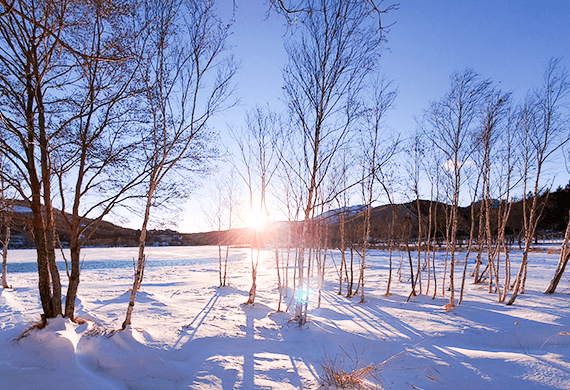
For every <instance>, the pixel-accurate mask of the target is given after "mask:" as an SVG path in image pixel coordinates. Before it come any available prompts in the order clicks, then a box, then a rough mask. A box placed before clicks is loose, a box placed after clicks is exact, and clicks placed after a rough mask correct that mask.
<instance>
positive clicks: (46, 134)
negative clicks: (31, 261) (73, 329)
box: [0, 0, 78, 318]
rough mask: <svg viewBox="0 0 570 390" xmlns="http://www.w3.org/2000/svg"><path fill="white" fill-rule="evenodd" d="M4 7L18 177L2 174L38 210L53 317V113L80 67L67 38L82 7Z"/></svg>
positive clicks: (0, 45) (11, 156) (5, 147)
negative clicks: (73, 71) (75, 63)
mask: <svg viewBox="0 0 570 390" xmlns="http://www.w3.org/2000/svg"><path fill="white" fill-rule="evenodd" d="M0 4H1V7H2V10H1V12H2V15H3V16H2V17H1V18H0V110H1V113H0V114H1V116H0V120H1V125H2V127H3V128H4V130H5V131H4V136H3V137H2V138H1V139H0V153H2V154H3V155H4V156H5V157H6V161H7V163H8V164H10V165H11V167H12V168H13V169H12V172H13V173H14V174H15V175H17V176H15V177H14V176H12V177H10V176H6V171H2V172H1V173H0V174H2V176H3V178H4V179H5V180H6V181H7V182H8V183H10V184H11V185H12V186H13V187H14V188H15V189H16V190H17V192H18V195H19V196H20V197H21V198H22V199H23V200H25V201H26V202H28V204H29V206H30V209H31V210H32V220H31V227H32V230H33V237H34V242H35V246H36V252H37V263H38V288H39V293H40V300H41V304H42V309H43V316H44V318H54V317H56V316H58V315H60V314H61V313H62V307H61V282H60V276H59V272H58V269H57V265H56V263H55V248H54V234H55V232H54V221H53V206H52V187H51V185H52V176H53V165H52V160H51V153H52V151H53V150H54V148H55V147H56V146H57V142H56V139H57V136H58V132H57V130H54V129H53V127H52V125H53V122H54V121H55V117H54V116H53V115H52V114H53V113H57V109H56V106H57V103H58V93H56V92H55V91H56V90H59V91H60V92H59V94H60V93H61V91H62V90H65V86H66V85H68V83H69V81H68V80H69V76H68V72H69V69H70V67H73V58H72V55H71V53H70V52H69V50H67V48H68V47H69V46H68V45H63V44H62V42H63V40H64V39H66V38H68V37H69V35H67V33H69V30H70V29H71V27H73V26H75V25H76V24H77V23H76V20H75V19H76V17H78V15H77V14H76V13H74V11H75V10H76V9H75V8H74V7H73V6H74V5H75V4H73V3H67V2H64V1H61V2H59V1H44V2H33V1H27V0H18V1H15V2H13V3H6V2H2V3H0ZM16 177H18V178H20V180H16V179H15V178H16Z"/></svg>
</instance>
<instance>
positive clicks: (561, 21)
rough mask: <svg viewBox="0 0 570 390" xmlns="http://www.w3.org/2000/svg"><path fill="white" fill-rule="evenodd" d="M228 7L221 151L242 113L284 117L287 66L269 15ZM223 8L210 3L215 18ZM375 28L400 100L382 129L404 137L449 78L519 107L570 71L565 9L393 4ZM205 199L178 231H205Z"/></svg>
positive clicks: (258, 8)
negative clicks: (491, 90) (232, 93)
mask: <svg viewBox="0 0 570 390" xmlns="http://www.w3.org/2000/svg"><path fill="white" fill-rule="evenodd" d="M235 2H236V5H237V10H236V15H235V17H236V21H235V24H234V28H233V35H232V36H231V38H230V42H229V43H230V45H231V46H232V51H233V53H234V56H235V58H236V59H237V60H238V61H240V62H241V68H240V70H239V72H238V74H237V77H236V85H237V96H239V98H240V100H241V105H240V106H238V107H235V108H234V109H232V110H230V111H228V112H226V113H224V115H223V116H222V117H219V118H216V119H215V121H213V122H212V125H213V126H214V127H215V128H216V129H217V130H218V131H220V133H221V136H222V140H223V141H224V142H225V143H227V144H228V145H229V146H230V147H231V140H230V139H229V137H228V136H227V132H226V124H231V125H233V126H236V127H239V126H241V125H242V124H243V120H244V112H245V111H246V110H247V109H248V108H249V107H253V106H255V105H260V106H264V105H266V104H269V106H270V107H271V108H272V109H273V110H275V111H281V110H283V108H284V106H283V104H282V101H281V98H282V89H281V87H282V78H281V68H282V67H283V65H284V64H285V63H286V61H287V56H286V54H285V51H284V49H283V41H284V35H285V33H286V27H285V24H284V21H283V19H282V18H281V17H280V16H279V15H276V14H271V15H270V16H269V18H267V19H266V12H267V9H268V5H267V4H266V3H265V2H264V1H262V0H235ZM231 4H232V1H230V0H221V1H219V2H218V6H219V7H220V10H221V12H222V15H224V17H228V16H229V11H231ZM385 4H388V3H387V2H385ZM383 23H384V24H391V23H394V25H393V26H392V27H391V28H390V32H389V34H388V36H387V38H388V42H387V43H386V45H385V49H384V52H383V56H382V59H381V66H382V69H383V71H384V72H385V73H386V75H387V76H388V77H389V78H391V79H394V82H395V85H396V86H397V87H398V90H399V94H398V98H397V100H396V107H395V109H394V110H392V111H391V112H390V113H389V117H388V119H387V124H388V126H390V127H391V128H393V129H394V130H396V131H398V132H399V133H401V134H403V135H404V136H406V135H408V134H411V133H412V132H413V131H414V130H415V129H416V118H418V117H420V116H421V115H422V112H423V110H424V109H426V108H427V107H428V106H429V104H430V102H431V101H434V100H439V99H440V98H441V97H442V96H443V95H444V94H445V93H446V92H447V90H448V88H449V77H450V75H451V74H452V73H453V72H455V71H461V70H464V69H466V68H472V69H474V70H475V71H476V72H478V73H479V74H480V75H481V76H482V77H484V78H490V79H492V80H494V81H495V82H497V83H498V82H500V86H501V87H502V88H503V90H505V91H512V92H513V93H514V97H515V99H516V100H518V99H522V98H523V97H524V95H525V94H526V93H527V91H528V90H529V89H531V88H533V87H535V88H536V87H540V85H541V82H542V75H543V72H544V69H545V66H546V64H547V62H548V60H549V59H550V58H552V57H562V58H563V60H562V65H563V66H565V67H566V68H570V1H569V0H544V1H538V0H537V1H527V0H522V1H521V0H518V1H515V0H510V1H506V0H505V1H497V0H494V1H493V0H476V1H475V0H473V1H451V0H447V1H443V0H431V1H430V0H423V1H422V0H402V1H401V4H400V9H399V10H397V11H393V12H391V13H390V14H388V15H385V16H384V18H383ZM549 175H551V176H552V175H556V181H555V186H557V185H559V184H562V185H564V184H566V183H567V182H568V180H569V177H568V174H567V173H566V169H565V167H564V164H563V162H562V161H554V162H553V165H552V167H551V170H550V172H549ZM208 191H209V189H208V188H207V187H205V188H203V189H202V190H199V191H198V192H197V193H196V194H195V196H194V197H193V198H192V199H191V200H189V202H188V207H187V212H186V213H185V215H184V220H183V221H180V223H179V226H178V228H179V230H180V231H182V232H196V231H203V230H208V227H207V226H206V225H205V224H204V223H203V222H202V219H203V218H202V217H201V216H200V217H199V216H198V215H199V214H200V213H201V206H199V205H200V204H203V203H204V202H206V198H207V195H208Z"/></svg>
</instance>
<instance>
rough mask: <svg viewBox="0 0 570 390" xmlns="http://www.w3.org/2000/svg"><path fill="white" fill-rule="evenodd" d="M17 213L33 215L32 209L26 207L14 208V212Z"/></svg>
mask: <svg viewBox="0 0 570 390" xmlns="http://www.w3.org/2000/svg"><path fill="white" fill-rule="evenodd" d="M13 211H14V212H15V213H31V212H32V209H31V208H29V207H25V206H14V210H13Z"/></svg>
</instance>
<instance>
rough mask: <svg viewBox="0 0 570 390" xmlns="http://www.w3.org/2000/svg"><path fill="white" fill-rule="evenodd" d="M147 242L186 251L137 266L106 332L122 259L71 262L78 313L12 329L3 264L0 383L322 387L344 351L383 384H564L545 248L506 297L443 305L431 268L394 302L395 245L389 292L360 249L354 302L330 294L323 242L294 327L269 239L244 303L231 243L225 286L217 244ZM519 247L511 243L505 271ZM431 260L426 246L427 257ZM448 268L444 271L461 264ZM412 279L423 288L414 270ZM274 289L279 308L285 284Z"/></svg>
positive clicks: (127, 253)
mask: <svg viewBox="0 0 570 390" xmlns="http://www.w3.org/2000/svg"><path fill="white" fill-rule="evenodd" d="M153 250H154V252H153ZM153 250H151V251H149V262H152V261H153V260H155V261H160V260H166V259H194V260H195V262H194V264H193V265H170V266H162V267H148V268H147V270H146V273H145V280H144V282H143V286H142V291H140V293H139V294H138V296H137V303H136V305H135V309H134V313H133V325H132V327H128V328H127V329H126V330H125V331H119V332H114V330H115V329H117V328H119V327H120V325H121V323H122V321H123V319H124V316H125V313H126V309H127V304H128V299H129V295H130V293H129V288H130V285H131V284H132V273H133V269H132V265H131V266H129V267H124V268H112V269H88V270H85V271H84V272H83V273H82V276H81V284H80V289H79V293H78V298H77V302H76V307H77V309H76V314H77V316H78V317H81V318H83V319H86V320H88V321H87V322H86V323H84V324H81V325H79V324H76V323H72V322H70V321H69V320H67V319H63V318H57V319H53V320H51V321H50V322H49V324H48V326H47V327H46V328H44V329H41V330H40V329H34V330H31V331H29V332H28V333H27V337H23V338H21V339H20V340H19V341H18V340H16V339H18V338H19V337H20V336H21V335H22V334H23V333H24V331H25V330H26V329H27V328H29V327H30V326H31V325H32V324H34V323H36V322H37V321H38V320H39V319H40V314H41V305H40V302H39V296H38V291H37V275H36V273H34V272H20V273H9V274H8V278H9V283H10V284H12V285H13V287H14V289H13V290H11V289H9V290H3V291H2V292H1V295H0V389H46V390H47V389H72V388H80V389H86V390H87V389H224V390H226V389H318V388H326V386H323V385H322V383H321V381H320V378H319V375H322V366H321V365H322V364H323V363H324V362H325V359H327V358H328V359H331V360H333V361H335V362H336V363H337V364H338V365H340V366H342V367H344V369H345V370H347V371H350V369H352V368H354V367H355V365H356V361H357V360H358V361H359V362H360V363H361V364H363V365H368V364H380V366H379V367H378V373H377V374H378V375H377V378H378V379H379V381H380V382H376V383H377V384H378V388H385V389H570V335H569V334H570V296H569V295H568V294H569V292H570V284H569V279H568V277H566V276H565V277H563V280H562V282H561V284H560V286H559V288H558V292H557V293H556V294H554V295H550V296H549V295H544V294H542V290H543V289H544V288H545V287H546V286H547V284H548V282H549V280H550V277H551V276H552V273H553V271H554V269H555V266H556V262H557V259H558V256H557V255H556V254H547V253H538V252H536V253H532V254H531V257H530V261H529V272H528V278H529V279H528V281H527V291H526V294H524V295H522V296H520V297H519V298H518V299H517V301H516V302H515V305H514V306H506V305H505V304H501V303H497V295H496V294H489V293H488V292H487V286H486V285H473V284H471V280H469V281H468V282H467V283H466V295H465V298H464V302H463V304H462V305H460V306H458V307H456V308H454V309H452V310H450V311H446V310H445V308H444V306H445V304H446V303H447V302H448V295H449V293H448V292H446V296H442V295H441V283H442V280H441V277H442V275H443V269H442V268H438V278H439V279H438V294H437V296H436V298H435V299H432V298H431V296H432V293H433V281H432V283H431V286H430V295H429V296H426V295H421V296H417V297H414V298H412V299H411V300H410V302H408V303H406V302H405V300H406V298H407V297H408V294H409V292H410V285H409V283H408V281H407V280H406V278H405V277H404V276H403V277H402V281H399V280H398V275H397V273H396V271H397V269H398V266H399V264H400V261H401V260H403V265H402V266H403V267H404V268H403V269H402V275H408V273H409V270H408V269H407V268H405V264H406V260H407V254H405V256H406V257H403V255H402V256H400V254H398V253H396V254H395V257H394V264H395V266H394V267H395V271H394V278H393V280H394V281H393V284H392V287H391V292H392V294H391V295H389V296H384V293H385V291H386V284H387V273H388V257H387V253H386V252H381V251H370V252H369V255H370V257H369V261H368V264H369V268H367V269H366V285H365V287H366V290H365V293H366V302H365V303H364V304H359V303H358V300H359V297H355V298H352V299H348V298H346V297H345V296H343V295H338V294H337V292H338V280H337V271H336V267H338V265H339V264H338V263H339V260H340V255H339V253H338V252H333V254H332V260H334V263H336V266H335V264H334V263H333V261H331V256H330V255H329V257H328V258H327V261H328V263H329V266H328V268H327V276H326V279H327V280H326V283H325V288H324V291H323V296H322V305H321V308H318V309H317V307H316V301H317V300H316V292H315V291H312V295H311V297H310V303H309V311H308V323H307V324H306V325H305V326H302V327H299V326H298V325H297V324H296V323H295V322H293V321H290V320H291V315H290V314H288V313H283V312H281V313H276V312H275V310H276V308H277V299H278V291H277V277H276V272H275V261H274V258H273V251H272V250H264V251H262V253H261V263H260V266H259V275H258V289H257V301H256V303H255V304H254V305H249V306H245V305H244V304H243V303H244V302H245V301H246V300H247V297H248V291H249V288H250V285H251V274H250V264H251V262H250V253H249V250H247V249H232V262H231V268H230V272H229V275H230V283H231V285H230V286H228V287H222V288H218V287H217V284H218V280H219V279H218V274H217V267H218V263H217V257H216V256H217V248H214V247H208V248H192V247H186V248H180V247H179V248H160V249H158V248H157V249H153ZM83 253H84V255H85V262H86V263H87V262H89V261H118V260H126V259H132V258H133V257H135V254H136V248H113V249H97V248H89V249H85V250H84V251H83ZM520 257H521V254H520V252H516V251H515V252H512V253H511V258H512V259H513V261H514V263H513V274H514V273H515V270H516V269H517V268H518V262H519V261H520ZM443 258H444V254H443V253H438V267H441V266H442V262H443ZM10 259H12V261H17V262H33V261H35V254H34V251H31V250H15V251H10V253H9V261H10ZM174 264H175V263H174ZM185 264H186V263H185ZM469 267H470V269H472V265H470V266H469ZM455 268H456V270H457V275H456V281H457V280H459V278H460V275H461V274H460V272H461V271H462V267H461V266H457V267H455ZM289 271H290V274H289V287H292V284H293V282H292V275H293V269H292V267H291V269H290V270H289ZM63 276H64V274H63V273H62V277H63ZM64 279H65V278H62V280H64ZM315 279H316V278H315ZM458 284H459V283H456V285H458ZM314 285H315V287H316V280H315V281H314ZM422 286H423V288H424V292H425V288H426V286H427V275H425V274H424V278H423V281H422ZM288 295H289V297H288V298H286V301H285V304H284V305H282V307H286V306H287V304H289V302H290V300H291V297H293V296H294V294H293V292H292V290H291V289H290V291H289V294H288ZM457 295H458V294H457ZM292 306H293V305H291V308H292ZM291 310H292V309H291Z"/></svg>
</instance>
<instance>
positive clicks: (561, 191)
mask: <svg viewBox="0 0 570 390" xmlns="http://www.w3.org/2000/svg"><path fill="white" fill-rule="evenodd" d="M540 200H541V201H545V200H546V204H545V207H544V211H543V212H542V218H541V220H540V223H539V225H538V232H537V237H540V236H542V237H555V236H556V237H557V236H560V235H561V234H563V232H564V231H565V229H566V226H567V224H568V215H569V214H568V213H569V209H570V184H569V185H567V186H566V188H558V189H557V190H556V191H554V192H551V193H545V194H543V195H541V197H540ZM481 204H482V202H481V201H478V202H475V203H474V204H473V208H474V210H475V215H476V218H478V217H477V215H478V212H479V209H480V208H481ZM430 207H431V209H432V213H433V215H435V217H434V218H433V219H432V225H431V228H432V231H434V230H435V231H437V234H436V237H437V239H438V240H439V241H440V242H442V241H443V237H444V236H445V220H446V208H447V207H448V206H447V205H446V204H444V203H440V202H431V201H428V200H421V201H420V214H419V215H418V212H417V206H416V202H409V203H403V204H396V205H382V206H378V207H374V208H373V209H372V210H371V232H370V242H372V243H376V244H378V245H381V244H382V243H386V242H388V240H389V238H390V237H393V238H394V239H395V240H396V241H403V240H411V241H413V240H415V239H416V238H417V234H418V226H419V220H420V218H421V220H422V228H423V231H424V232H425V231H427V229H428V227H429V223H428V222H429V221H428V220H429V213H430ZM498 208H499V202H498V201H494V202H493V207H492V210H491V229H492V230H494V229H496V226H497V222H496V221H497V214H498ZM364 211H365V206H362V205H357V206H351V207H349V208H347V209H346V214H345V221H346V225H345V238H346V239H347V240H348V242H353V243H355V244H356V243H360V242H362V237H363V221H364ZM14 212H15V213H14V220H13V226H12V239H11V241H10V247H11V248H33V246H34V243H33V240H32V236H31V229H30V228H29V226H30V224H29V222H30V218H31V210H30V209H29V208H28V207H27V205H26V203H24V202H22V201H17V202H16V205H15V208H14ZM340 212H341V209H336V210H330V211H327V212H326V213H323V214H321V215H319V216H318V217H316V218H315V219H314V220H313V221H312V222H314V223H312V224H311V226H309V227H308V234H309V237H310V239H312V240H316V239H317V238H316V237H318V236H319V234H324V233H325V232H324V231H323V230H322V229H326V234H327V236H328V242H329V245H332V246H337V245H338V243H339V242H340V218H339V216H340ZM54 215H55V221H56V226H57V233H58V234H59V239H60V241H61V243H62V245H63V246H66V243H68V242H69V230H68V229H67V228H66V225H65V223H64V220H63V217H62V215H61V212H60V211H58V210H54ZM318 221H325V222H326V223H325V224H321V226H320V227H319V226H318V225H319V224H318V223H316V222H318ZM89 222H91V220H86V223H89ZM475 222H476V223H475V229H476V230H475V237H476V235H477V233H478V232H477V226H478V220H476V221H475ZM302 228H303V222H272V223H268V224H266V225H264V227H263V229H261V230H259V231H257V232H256V230H254V229H250V228H239V229H231V230H226V231H220V232H216V231H213V232H203V233H190V234H184V233H179V232H176V231H173V230H150V231H149V233H148V235H147V241H146V244H147V245H149V246H173V245H218V244H221V245H242V246H249V245H251V244H252V243H256V242H259V244H260V245H262V246H265V245H269V244H271V243H273V242H275V240H276V239H277V242H279V243H280V245H282V246H283V245H286V243H287V240H290V241H289V242H290V243H291V245H294V243H295V242H296V241H297V240H298V238H299V236H300V234H301V231H302ZM470 228H471V205H470V206H467V207H460V208H459V221H458V237H459V239H463V240H465V239H467V238H468V237H469V232H470ZM522 228H523V216H522V201H520V200H519V201H517V202H515V203H513V205H512V209H511V215H510V218H509V221H508V223H507V231H506V233H507V239H508V240H510V241H511V242H513V243H514V242H516V241H519V242H520V239H521V232H522ZM318 229H321V230H318ZM256 233H257V235H256ZM139 236H140V230H134V229H129V228H123V227H121V226H117V225H115V224H112V223H110V222H107V221H103V222H102V223H101V225H100V226H99V228H98V229H97V231H96V232H95V233H94V234H93V236H92V237H91V239H90V240H89V242H87V243H86V246H137V245H138V242H139ZM258 240H259V241H258Z"/></svg>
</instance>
